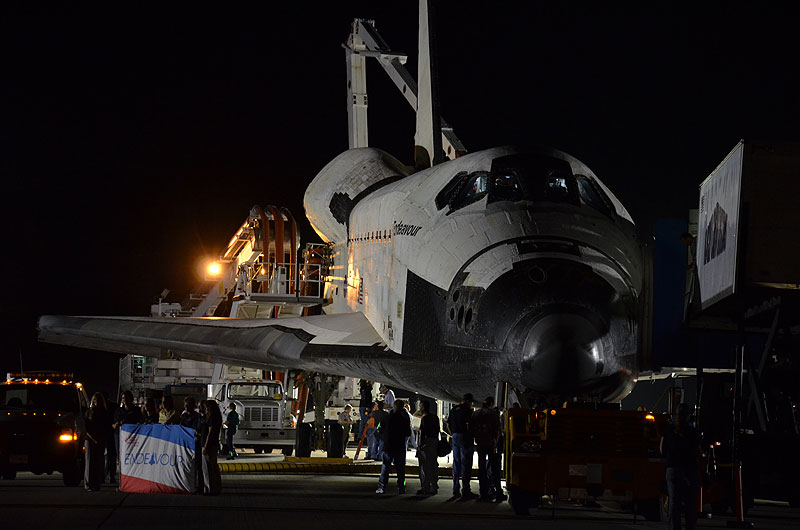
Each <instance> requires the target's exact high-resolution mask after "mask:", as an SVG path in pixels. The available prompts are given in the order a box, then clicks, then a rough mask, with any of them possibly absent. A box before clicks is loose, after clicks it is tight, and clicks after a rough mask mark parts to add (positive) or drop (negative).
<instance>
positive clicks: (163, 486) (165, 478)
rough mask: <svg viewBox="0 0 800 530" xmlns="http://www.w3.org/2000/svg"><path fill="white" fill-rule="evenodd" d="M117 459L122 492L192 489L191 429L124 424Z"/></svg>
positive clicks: (193, 485) (177, 491) (163, 491)
mask: <svg viewBox="0 0 800 530" xmlns="http://www.w3.org/2000/svg"><path fill="white" fill-rule="evenodd" d="M119 463H120V489H121V490H122V491H124V492H132V493H183V494H191V493H194V491H195V484H194V473H195V469H194V431H193V430H192V429H189V428H187V427H182V426H180V425H160V424H154V425H123V426H122V428H121V429H120V435H119Z"/></svg>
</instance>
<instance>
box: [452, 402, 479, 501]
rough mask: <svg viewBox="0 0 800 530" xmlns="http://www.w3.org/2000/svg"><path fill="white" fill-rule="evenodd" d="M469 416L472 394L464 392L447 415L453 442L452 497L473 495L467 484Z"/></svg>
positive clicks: (470, 444) (470, 448)
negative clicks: (462, 396)
mask: <svg viewBox="0 0 800 530" xmlns="http://www.w3.org/2000/svg"><path fill="white" fill-rule="evenodd" d="M471 418H472V394H464V398H463V399H462V400H461V403H459V404H458V405H456V406H455V407H453V409H452V410H451V411H450V415H449V416H448V417H447V426H448V428H449V429H450V434H451V435H452V442H453V497H461V496H462V494H463V496H464V498H469V497H473V496H474V495H473V493H472V491H471V489H470V486H469V479H470V474H471V473H472V452H473V445H472V433H471V432H470V430H469V422H470V419H471ZM459 479H460V480H461V484H459ZM462 489H463V493H462V491H461V490H462Z"/></svg>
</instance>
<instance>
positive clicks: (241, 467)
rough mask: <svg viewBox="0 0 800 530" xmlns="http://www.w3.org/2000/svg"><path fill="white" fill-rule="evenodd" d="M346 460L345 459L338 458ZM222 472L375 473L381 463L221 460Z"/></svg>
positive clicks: (444, 473) (412, 470)
mask: <svg viewBox="0 0 800 530" xmlns="http://www.w3.org/2000/svg"><path fill="white" fill-rule="evenodd" d="M337 460H344V459H337ZM219 469H220V472H221V473H225V474H229V473H308V474H314V475H325V474H328V475H362V474H363V475H375V474H378V473H380V471H381V465H380V464H352V463H350V462H333V463H325V464H322V463H313V464H307V463H296V462H272V463H267V462H264V463H259V462H252V463H251V462H248V463H244V464H242V463H232V462H219ZM452 472H453V471H452V469H451V468H449V467H440V468H439V476H440V477H449V476H451V475H452ZM406 474H407V475H409V476H415V475H418V474H419V467H418V466H406Z"/></svg>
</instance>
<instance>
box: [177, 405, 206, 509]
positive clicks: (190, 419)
mask: <svg viewBox="0 0 800 530" xmlns="http://www.w3.org/2000/svg"><path fill="white" fill-rule="evenodd" d="M196 405H197V402H196V401H195V399H194V397H193V396H186V397H185V398H183V412H181V417H180V425H181V426H182V427H188V428H189V429H192V430H193V431H194V466H193V469H194V486H195V493H197V494H198V495H200V494H202V493H203V445H202V443H201V432H200V431H201V430H202V417H201V416H200V413H199V412H197V410H195V409H196Z"/></svg>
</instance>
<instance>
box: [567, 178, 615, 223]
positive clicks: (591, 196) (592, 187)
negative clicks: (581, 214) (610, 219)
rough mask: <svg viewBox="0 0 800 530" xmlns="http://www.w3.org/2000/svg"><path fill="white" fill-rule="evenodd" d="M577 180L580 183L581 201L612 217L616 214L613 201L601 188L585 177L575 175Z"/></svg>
mask: <svg viewBox="0 0 800 530" xmlns="http://www.w3.org/2000/svg"><path fill="white" fill-rule="evenodd" d="M575 180H576V181H577V182H578V192H579V193H580V195H581V200H582V201H583V202H584V203H585V204H587V205H588V206H591V207H592V208H594V209H596V210H598V211H600V212H603V213H604V214H606V215H611V214H612V212H614V207H613V205H612V204H611V200H609V198H608V197H607V196H606V194H605V192H603V190H602V188H600V186H598V185H597V184H595V183H594V182H592V181H591V180H590V179H589V178H588V177H585V176H583V175H575Z"/></svg>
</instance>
